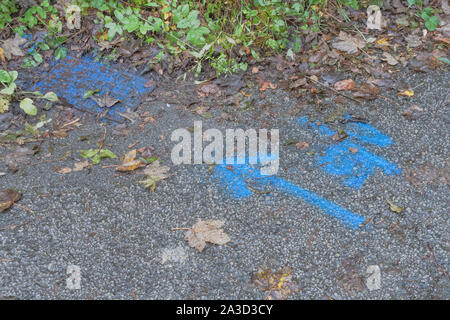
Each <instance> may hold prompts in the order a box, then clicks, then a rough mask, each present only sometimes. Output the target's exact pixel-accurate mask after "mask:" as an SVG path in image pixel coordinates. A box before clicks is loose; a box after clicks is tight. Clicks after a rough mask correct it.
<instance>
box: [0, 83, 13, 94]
mask: <svg viewBox="0 0 450 320" xmlns="http://www.w3.org/2000/svg"><path fill="white" fill-rule="evenodd" d="M16 88H17V86H16V84H15V83H14V82H12V83H11V84H10V85H9V86H8V87H6V88H4V89H2V90H0V94H6V95H7V96H11V95H13V94H14V90H16Z"/></svg>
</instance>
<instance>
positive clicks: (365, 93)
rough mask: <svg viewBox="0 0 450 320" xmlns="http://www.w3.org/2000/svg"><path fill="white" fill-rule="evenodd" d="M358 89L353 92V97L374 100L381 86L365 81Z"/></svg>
mask: <svg viewBox="0 0 450 320" xmlns="http://www.w3.org/2000/svg"><path fill="white" fill-rule="evenodd" d="M357 90H358V91H357V92H355V93H354V94H353V98H359V99H365V100H373V99H376V98H377V96H378V95H379V94H380V88H378V87H377V86H373V85H370V84H368V83H364V84H363V85H362V86H361V87H359V88H358V89H357Z"/></svg>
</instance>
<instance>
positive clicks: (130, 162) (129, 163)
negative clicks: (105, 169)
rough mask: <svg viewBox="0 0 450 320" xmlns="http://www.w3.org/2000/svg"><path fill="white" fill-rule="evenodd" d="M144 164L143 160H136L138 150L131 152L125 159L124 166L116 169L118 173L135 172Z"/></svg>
mask: <svg viewBox="0 0 450 320" xmlns="http://www.w3.org/2000/svg"><path fill="white" fill-rule="evenodd" d="M143 165H144V164H143V163H142V161H141V160H136V149H134V150H131V151H129V152H127V154H125V156H124V157H123V161H122V164H121V165H120V166H118V167H117V168H116V170H117V171H122V172H125V171H134V170H136V169H137V168H140V167H142V166H143Z"/></svg>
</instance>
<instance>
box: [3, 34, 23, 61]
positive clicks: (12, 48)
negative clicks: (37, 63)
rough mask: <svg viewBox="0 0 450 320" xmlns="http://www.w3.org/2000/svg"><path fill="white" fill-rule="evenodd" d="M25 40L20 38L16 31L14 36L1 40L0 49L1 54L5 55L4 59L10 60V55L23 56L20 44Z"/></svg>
mask: <svg viewBox="0 0 450 320" xmlns="http://www.w3.org/2000/svg"><path fill="white" fill-rule="evenodd" d="M25 42H27V41H26V40H25V39H24V38H22V37H21V36H20V35H19V34H18V33H16V35H15V36H14V38H10V39H7V40H5V41H3V44H2V46H1V47H2V49H3V54H4V55H5V57H6V59H8V60H10V59H11V58H12V56H19V57H23V56H24V55H25V53H23V51H22V49H21V48H20V46H21V45H22V44H24V43H25Z"/></svg>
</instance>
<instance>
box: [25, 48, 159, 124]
mask: <svg viewBox="0 0 450 320" xmlns="http://www.w3.org/2000/svg"><path fill="white" fill-rule="evenodd" d="M146 83H147V79H145V78H143V77H139V76H136V75H133V74H129V73H124V72H120V71H117V70H114V69H113V68H111V67H107V66H105V65H104V64H102V63H99V62H96V61H94V60H93V59H92V58H90V57H83V58H81V59H78V58H75V57H71V56H67V57H66V58H64V59H62V60H59V61H56V62H55V63H54V65H53V66H51V69H50V72H49V73H48V74H46V75H43V77H42V80H40V81H39V82H38V83H36V84H35V85H34V86H33V88H32V90H40V91H42V92H47V91H53V92H55V93H56V94H57V95H58V96H61V97H64V98H65V99H66V100H67V101H68V102H69V103H70V104H72V105H75V106H77V107H79V108H84V109H86V110H90V111H94V112H97V113H102V112H104V111H105V108H101V107H99V106H98V105H97V104H96V102H95V101H94V100H92V99H89V98H88V99H84V98H83V95H84V94H85V93H86V92H87V91H88V90H101V91H100V92H99V93H98V96H99V97H102V96H103V95H105V94H108V95H109V96H110V97H112V98H115V99H119V100H120V102H119V103H117V104H115V105H114V106H112V107H110V108H108V116H109V117H110V118H112V119H117V120H119V119H121V117H120V115H119V114H118V112H126V108H127V107H128V108H132V107H134V106H136V104H137V103H138V102H139V98H140V96H142V95H143V94H146V93H149V92H151V90H153V87H145V85H146Z"/></svg>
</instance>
